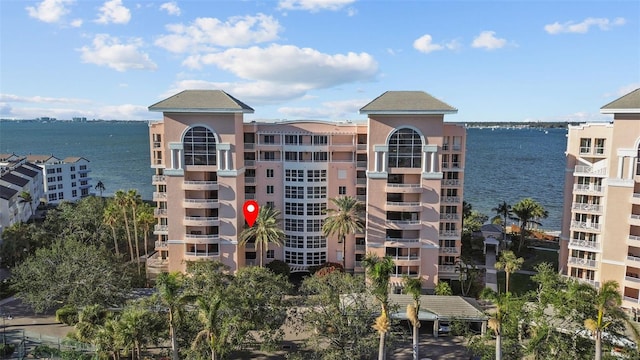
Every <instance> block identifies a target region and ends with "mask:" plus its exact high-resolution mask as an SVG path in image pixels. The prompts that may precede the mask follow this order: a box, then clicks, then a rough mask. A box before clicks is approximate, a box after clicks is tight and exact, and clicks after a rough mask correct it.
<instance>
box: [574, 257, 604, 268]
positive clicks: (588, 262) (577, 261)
mask: <svg viewBox="0 0 640 360" xmlns="http://www.w3.org/2000/svg"><path fill="white" fill-rule="evenodd" d="M569 264H571V265H579V266H586V267H590V268H596V267H597V266H598V263H597V262H596V261H595V260H591V259H585V258H579V257H569Z"/></svg>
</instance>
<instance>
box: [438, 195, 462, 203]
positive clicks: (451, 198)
mask: <svg viewBox="0 0 640 360" xmlns="http://www.w3.org/2000/svg"><path fill="white" fill-rule="evenodd" d="M440 202H441V203H447V204H459V203H460V202H461V199H460V197H459V196H442V197H440Z"/></svg>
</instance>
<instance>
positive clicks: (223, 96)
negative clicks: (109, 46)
mask: <svg viewBox="0 0 640 360" xmlns="http://www.w3.org/2000/svg"><path fill="white" fill-rule="evenodd" d="M149 111H162V112H215V113H253V109H252V108H251V107H250V106H248V105H247V104H245V103H243V102H242V101H240V100H238V99H236V98H234V97H233V96H231V95H229V94H227V93H226V92H224V91H222V90H184V91H182V92H180V93H178V94H175V95H173V96H171V97H169V98H167V99H164V100H162V101H160V102H157V103H155V104H153V105H151V106H149Z"/></svg>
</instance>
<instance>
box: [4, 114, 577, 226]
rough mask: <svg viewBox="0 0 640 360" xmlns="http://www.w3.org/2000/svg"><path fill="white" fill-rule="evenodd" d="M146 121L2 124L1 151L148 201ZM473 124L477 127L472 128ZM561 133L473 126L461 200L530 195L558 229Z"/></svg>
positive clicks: (478, 204)
mask: <svg viewBox="0 0 640 360" xmlns="http://www.w3.org/2000/svg"><path fill="white" fill-rule="evenodd" d="M148 123H149V122H148V121H87V122H73V121H51V122H36V121H2V122H0V153H15V154H18V155H29V154H34V155H53V156H56V157H59V158H65V157H69V156H81V157H84V158H86V159H87V160H89V162H90V165H91V173H90V176H91V184H92V185H93V186H95V184H96V183H97V182H98V181H102V183H103V184H104V185H105V188H106V190H105V191H104V193H103V195H104V196H111V195H113V194H114V193H115V192H116V191H117V190H129V189H135V190H137V191H138V193H140V195H141V196H142V198H143V199H145V200H151V199H152V196H153V191H154V187H153V186H152V185H151V177H152V175H153V174H154V171H153V169H152V168H151V162H150V154H149V129H148ZM470 125H473V124H471V123H470ZM566 134H567V130H566V129H564V128H545V129H538V128H517V127H514V126H498V127H475V126H474V127H468V128H467V144H466V145H467V153H466V165H465V186H464V200H465V201H466V202H467V203H469V204H471V205H472V207H473V209H474V210H477V211H479V212H481V213H483V214H485V215H487V216H489V218H492V217H494V216H495V215H496V213H495V212H493V211H492V210H491V209H492V208H495V207H496V206H497V205H498V204H500V203H502V202H503V201H506V202H507V203H508V204H511V205H513V204H515V203H516V202H518V201H520V200H522V199H524V198H527V197H529V198H533V199H534V200H536V201H537V202H539V203H540V204H541V205H542V206H543V207H544V208H545V209H546V210H547V211H548V212H549V217H548V218H547V219H542V221H541V222H542V226H541V228H543V229H545V230H552V231H553V230H555V231H557V230H560V227H561V222H562V219H561V216H562V206H563V204H562V201H563V193H562V192H563V189H564V173H565V168H566V160H565V155H564V152H565V150H566Z"/></svg>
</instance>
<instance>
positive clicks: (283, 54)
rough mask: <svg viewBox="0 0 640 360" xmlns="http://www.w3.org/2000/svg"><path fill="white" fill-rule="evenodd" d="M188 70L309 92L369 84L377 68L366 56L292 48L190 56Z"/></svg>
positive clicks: (256, 48)
mask: <svg viewBox="0 0 640 360" xmlns="http://www.w3.org/2000/svg"><path fill="white" fill-rule="evenodd" d="M185 64H187V65H189V66H191V67H196V68H198V67H201V66H202V65H215V66H217V67H219V68H221V69H224V70H227V71H229V72H231V73H233V74H235V75H236V76H238V77H240V78H242V79H247V80H254V81H267V82H273V83H280V84H287V86H290V85H291V84H297V85H300V86H302V87H306V88H309V89H312V88H327V87H331V86H335V85H338V84H344V83H351V82H355V81H368V80H372V79H373V78H374V77H375V76H376V74H377V73H378V64H377V62H376V61H375V59H374V58H373V57H372V56H371V55H369V54H367V53H360V54H357V53H353V52H350V53H347V54H335V55H330V54H324V53H321V52H319V51H317V50H315V49H310V48H299V47H296V46H292V45H276V44H274V45H271V46H269V47H266V48H260V47H257V46H254V47H251V48H247V49H240V48H234V49H229V50H226V51H224V52H221V53H212V54H207V55H197V56H191V57H189V58H188V59H187V60H185Z"/></svg>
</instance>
